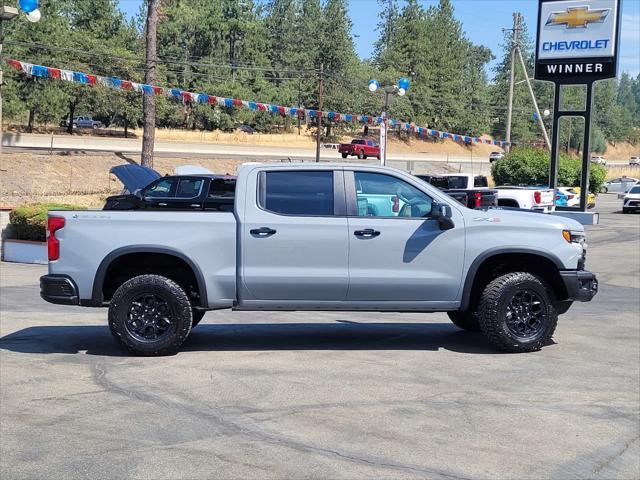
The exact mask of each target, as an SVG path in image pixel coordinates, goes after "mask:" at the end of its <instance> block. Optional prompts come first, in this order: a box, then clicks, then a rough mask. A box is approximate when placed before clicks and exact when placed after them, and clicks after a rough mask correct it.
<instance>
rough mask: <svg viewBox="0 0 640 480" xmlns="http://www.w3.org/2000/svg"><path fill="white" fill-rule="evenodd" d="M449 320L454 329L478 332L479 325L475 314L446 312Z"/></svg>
mask: <svg viewBox="0 0 640 480" xmlns="http://www.w3.org/2000/svg"><path fill="white" fill-rule="evenodd" d="M447 315H448V316H449V319H450V320H451V321H452V322H453V324H454V325H455V326H456V327H459V328H461V329H462V330H467V331H469V332H479V331H480V324H479V323H478V315H477V314H476V312H460V311H457V312H447Z"/></svg>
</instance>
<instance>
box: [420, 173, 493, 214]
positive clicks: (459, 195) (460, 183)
mask: <svg viewBox="0 0 640 480" xmlns="http://www.w3.org/2000/svg"><path fill="white" fill-rule="evenodd" d="M416 177H418V178H419V179H421V180H424V181H425V182H427V183H430V184H431V185H433V186H434V187H436V188H439V189H440V190H442V191H443V192H445V193H446V194H447V195H449V196H451V197H453V198H455V199H456V200H458V201H459V202H460V203H461V204H463V205H464V206H466V207H468V208H489V207H495V206H497V205H498V197H497V191H496V190H493V189H490V188H488V187H489V181H488V180H487V177H485V176H484V175H473V174H461V173H458V174H444V175H416Z"/></svg>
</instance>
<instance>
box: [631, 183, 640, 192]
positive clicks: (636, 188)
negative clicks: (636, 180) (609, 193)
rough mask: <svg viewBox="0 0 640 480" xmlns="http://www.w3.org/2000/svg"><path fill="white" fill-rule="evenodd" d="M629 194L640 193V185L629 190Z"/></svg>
mask: <svg viewBox="0 0 640 480" xmlns="http://www.w3.org/2000/svg"><path fill="white" fill-rule="evenodd" d="M629 193H640V185H636V186H635V187H633V188H632V189H631V190H629Z"/></svg>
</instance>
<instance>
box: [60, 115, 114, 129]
mask: <svg viewBox="0 0 640 480" xmlns="http://www.w3.org/2000/svg"><path fill="white" fill-rule="evenodd" d="M68 125H69V120H63V121H61V122H60V126H61V127H65V128H66V127H67V126H68ZM102 127H104V125H103V124H102V122H101V121H99V120H94V119H93V118H91V117H87V116H81V117H73V128H91V129H93V130H96V129H98V128H102Z"/></svg>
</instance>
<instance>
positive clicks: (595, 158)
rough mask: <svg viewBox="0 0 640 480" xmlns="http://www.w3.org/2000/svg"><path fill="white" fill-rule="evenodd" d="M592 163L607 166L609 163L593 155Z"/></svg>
mask: <svg viewBox="0 0 640 480" xmlns="http://www.w3.org/2000/svg"><path fill="white" fill-rule="evenodd" d="M591 162H592V163H597V164H598V165H606V164H607V161H606V160H605V159H604V157H602V156H600V155H593V156H592V157H591Z"/></svg>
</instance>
